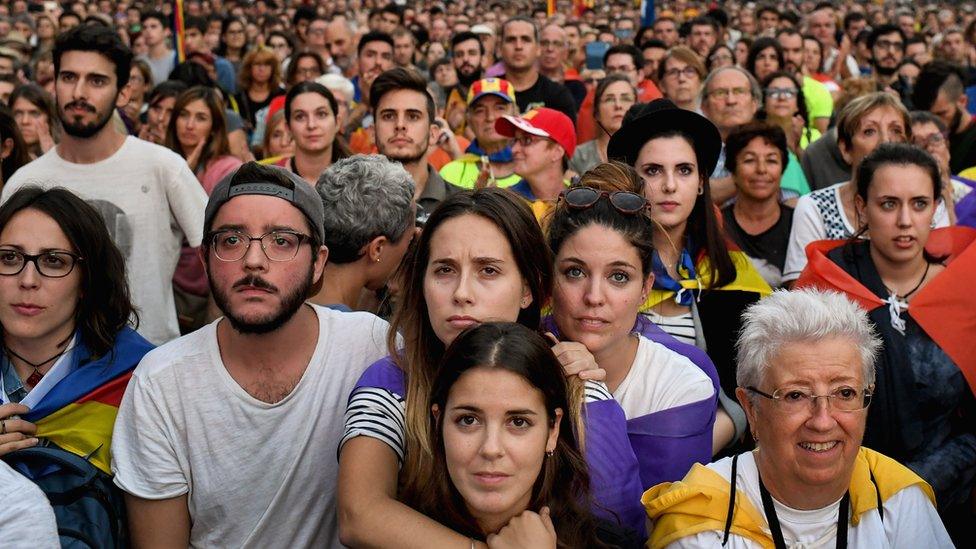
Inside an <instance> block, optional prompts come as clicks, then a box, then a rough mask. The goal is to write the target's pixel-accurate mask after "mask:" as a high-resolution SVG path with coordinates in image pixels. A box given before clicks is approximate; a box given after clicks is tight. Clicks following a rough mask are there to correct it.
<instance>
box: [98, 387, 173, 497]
mask: <svg viewBox="0 0 976 549" xmlns="http://www.w3.org/2000/svg"><path fill="white" fill-rule="evenodd" d="M150 385H151V384H150V383H148V382H147V381H146V380H145V379H143V378H141V377H139V376H138V375H133V376H132V379H131V380H130V381H129V386H128V388H127V389H126V391H125V396H124V397H122V405H121V406H120V407H119V414H118V417H116V419H115V429H114V431H113V433H112V473H114V474H115V484H116V486H118V487H119V488H121V489H122V490H124V491H126V492H128V493H130V494H132V495H134V496H137V497H141V498H144V499H154V500H158V499H169V498H175V497H178V496H181V495H183V494H186V493H187V492H189V482H188V480H187V478H186V475H185V474H184V472H183V468H182V467H181V465H180V461H179V458H178V454H177V452H176V449H175V445H174V442H175V441H174V438H175V437H174V436H173V434H172V432H171V430H170V428H169V425H170V422H169V421H168V417H167V414H166V413H165V412H164V409H163V407H162V406H161V405H160V403H159V402H158V400H157V395H156V394H154V391H153V390H152V387H151V386H150Z"/></svg>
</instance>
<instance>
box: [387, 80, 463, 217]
mask: <svg viewBox="0 0 976 549" xmlns="http://www.w3.org/2000/svg"><path fill="white" fill-rule="evenodd" d="M369 100H370V107H371V109H372V111H373V134H374V136H375V137H374V140H375V142H376V149H377V150H378V151H379V153H380V154H382V155H383V156H385V157H387V158H389V159H390V160H396V161H397V162H400V163H401V164H403V167H404V168H406V170H407V172H409V173H410V177H412V178H413V182H414V198H415V199H416V201H417V204H419V205H420V206H421V208H422V210H421V208H418V210H417V214H418V215H426V214H429V213H430V212H432V211H434V208H436V207H437V205H438V204H440V202H441V200H444V199H445V198H447V196H449V195H451V194H454V193H455V192H457V191H459V190H461V189H460V188H459V187H455V186H454V185H451V184H450V183H447V182H445V181H444V180H443V179H441V176H440V175H439V174H438V173H437V170H435V169H434V168H433V167H432V166H431V165H430V164H428V163H427V158H428V156H430V153H431V152H432V150H431V148H432V147H433V146H434V144H435V142H436V140H437V138H438V137H439V136H440V131H441V130H440V127H439V126H438V125H437V124H435V123H434V116H435V115H436V107H435V106H434V98H433V97H431V95H430V92H428V91H427V81H426V80H424V78H423V77H422V76H420V74H419V73H416V72H414V71H411V70H409V69H404V68H402V67H396V68H394V69H391V70H388V71H386V72H384V73H383V74H381V75H379V76H378V77H377V78H376V80H374V81H373V86H372V88H370V91H369ZM443 131H448V130H443ZM425 212H426V214H425Z"/></svg>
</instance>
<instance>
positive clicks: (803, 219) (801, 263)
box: [783, 195, 826, 281]
mask: <svg viewBox="0 0 976 549" xmlns="http://www.w3.org/2000/svg"><path fill="white" fill-rule="evenodd" d="M825 236H826V229H825V228H824V225H823V220H822V219H821V218H820V212H819V211H817V205H816V203H815V202H814V201H813V199H812V198H810V195H805V196H801V197H800V199H799V200H798V201H797V202H796V209H795V210H794V211H793V228H792V229H791V230H790V243H789V245H788V246H787V248H786V263H785V264H784V265H783V280H784V281H786V280H796V279H797V278H799V277H800V273H802V272H803V269H804V268H805V267H806V266H807V251H806V248H807V244H809V243H811V242H813V241H815V240H822V239H823V238H824V237H825Z"/></svg>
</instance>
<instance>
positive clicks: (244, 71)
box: [234, 47, 285, 131]
mask: <svg viewBox="0 0 976 549" xmlns="http://www.w3.org/2000/svg"><path fill="white" fill-rule="evenodd" d="M237 86H238V89H239V90H240V91H238V92H237V94H236V95H235V96H234V99H235V100H236V101H237V106H238V108H239V109H240V113H241V117H243V118H244V120H245V121H246V122H247V124H248V128H249V129H250V130H252V131H253V128H254V127H255V123H256V121H257V119H256V115H257V113H258V111H260V110H261V109H264V108H265V107H267V106H268V105H270V104H271V101H272V100H273V99H274V98H275V97H278V96H281V95H284V94H285V90H284V88H283V87H282V86H281V64H280V63H279V62H278V58H277V57H276V56H275V54H274V52H273V51H271V50H270V49H268V48H264V47H260V48H256V49H253V50H251V51H249V52H248V53H247V55H245V56H244V60H243V61H242V62H241V70H240V72H239V73H238V76H237Z"/></svg>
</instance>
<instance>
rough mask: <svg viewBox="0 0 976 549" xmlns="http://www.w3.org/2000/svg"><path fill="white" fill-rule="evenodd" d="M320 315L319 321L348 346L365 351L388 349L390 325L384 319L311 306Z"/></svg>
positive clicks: (354, 312)
mask: <svg viewBox="0 0 976 549" xmlns="http://www.w3.org/2000/svg"><path fill="white" fill-rule="evenodd" d="M310 305H311V306H312V308H313V309H314V310H315V311H316V312H317V313H318V316H319V320H320V321H322V322H324V323H327V324H328V329H329V330H330V331H334V332H335V333H336V335H337V336H340V337H341V338H342V340H343V341H344V342H345V343H346V344H347V345H355V346H359V347H361V348H363V349H364V350H365V349H374V348H378V349H382V350H385V349H386V335H387V333H388V332H389V330H390V324H389V323H388V322H387V321H385V320H383V319H382V318H380V317H378V316H376V315H374V314H373V313H367V312H364V311H350V312H342V311H336V310H334V309H330V308H328V307H323V306H321V305H315V304H310Z"/></svg>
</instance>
